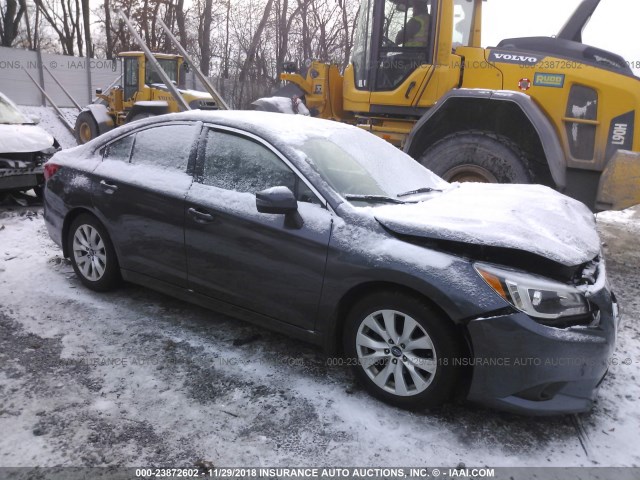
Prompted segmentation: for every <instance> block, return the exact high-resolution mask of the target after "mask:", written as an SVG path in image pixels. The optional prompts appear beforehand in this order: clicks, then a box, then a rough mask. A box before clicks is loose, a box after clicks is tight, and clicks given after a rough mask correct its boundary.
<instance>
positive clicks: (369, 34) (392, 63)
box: [344, 0, 482, 113]
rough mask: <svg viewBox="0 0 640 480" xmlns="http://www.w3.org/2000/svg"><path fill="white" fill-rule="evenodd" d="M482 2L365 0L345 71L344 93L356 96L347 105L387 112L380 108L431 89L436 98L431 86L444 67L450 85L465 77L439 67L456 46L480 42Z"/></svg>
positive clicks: (408, 104)
mask: <svg viewBox="0 0 640 480" xmlns="http://www.w3.org/2000/svg"><path fill="white" fill-rule="evenodd" d="M481 7H482V0H362V3H361V5H360V10H359V12H358V18H357V23H356V33H355V38H354V48H353V54H352V59H351V64H350V65H349V66H348V67H347V70H346V71H345V84H344V92H345V94H344V96H345V99H346V101H347V102H353V103H352V104H351V105H349V104H348V103H347V105H346V108H347V109H350V108H353V107H355V108H354V110H355V111H361V112H363V111H371V112H372V113H385V112H384V111H382V112H376V109H378V110H380V107H382V110H384V106H385V105H389V106H391V105H394V106H396V107H397V106H399V105H400V106H406V107H412V106H415V105H416V103H417V102H418V101H419V100H421V98H422V97H423V96H425V92H426V97H433V98H434V101H435V99H437V98H436V96H437V92H435V91H434V92H432V93H431V94H429V92H428V89H429V88H432V89H433V88H437V84H438V82H439V80H440V79H439V77H441V76H442V75H443V73H444V74H445V76H448V77H449V78H447V79H446V84H447V85H449V84H450V83H451V82H452V81H454V80H455V81H458V79H459V72H449V74H446V72H443V71H442V70H443V69H442V68H440V69H436V67H438V66H440V67H443V66H444V67H445V68H446V67H447V66H448V65H449V63H450V57H451V54H452V50H453V49H454V48H457V47H459V46H480V45H479V44H480V35H479V33H480V27H479V26H480V22H481ZM434 73H438V75H435V76H434ZM357 104H360V105H357ZM369 105H371V110H369ZM358 107H359V108H358Z"/></svg>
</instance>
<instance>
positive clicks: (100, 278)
mask: <svg viewBox="0 0 640 480" xmlns="http://www.w3.org/2000/svg"><path fill="white" fill-rule="evenodd" d="M67 242H68V243H67V248H68V251H69V253H70V255H71V264H72V265H73V270H74V271H75V272H76V275H77V276H78V278H79V279H80V281H81V282H82V283H83V284H84V285H86V286H87V287H89V288H90V289H91V290H95V291H98V292H106V291H109V290H112V289H113V288H115V287H116V286H117V284H118V282H119V280H120V268H119V266H118V259H117V257H116V252H115V250H114V248H113V244H112V243H111V239H110V238H109V235H108V234H107V231H106V229H105V228H104V226H102V224H101V223H100V222H99V221H98V220H97V219H96V218H95V217H93V216H91V215H80V216H78V218H76V219H75V220H74V221H73V223H72V224H71V227H70V228H69V235H68V237H67Z"/></svg>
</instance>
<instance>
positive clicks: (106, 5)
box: [104, 0, 114, 60]
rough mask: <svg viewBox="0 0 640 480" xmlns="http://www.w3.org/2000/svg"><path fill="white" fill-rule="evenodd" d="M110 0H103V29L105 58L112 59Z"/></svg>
mask: <svg viewBox="0 0 640 480" xmlns="http://www.w3.org/2000/svg"><path fill="white" fill-rule="evenodd" d="M111 28H112V27H111V0H104V31H105V36H106V40H107V51H106V56H107V60H112V59H113V50H114V48H113V33H112V31H111Z"/></svg>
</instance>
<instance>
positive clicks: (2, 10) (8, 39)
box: [0, 0, 27, 47]
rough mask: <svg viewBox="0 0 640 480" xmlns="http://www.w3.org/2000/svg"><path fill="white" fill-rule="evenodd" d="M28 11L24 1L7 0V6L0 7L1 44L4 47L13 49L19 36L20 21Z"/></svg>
mask: <svg viewBox="0 0 640 480" xmlns="http://www.w3.org/2000/svg"><path fill="white" fill-rule="evenodd" d="M26 11H27V5H26V2H25V1H24V0H21V1H20V3H18V1H17V0H7V1H6V6H5V7H2V6H1V5H0V44H1V45H2V46H3V47H11V46H12V45H13V42H14V40H15V39H16V37H17V36H18V30H19V27H20V20H22V16H23V15H24V14H25V12H26Z"/></svg>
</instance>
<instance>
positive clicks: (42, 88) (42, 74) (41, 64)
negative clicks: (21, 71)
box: [27, 46, 47, 107]
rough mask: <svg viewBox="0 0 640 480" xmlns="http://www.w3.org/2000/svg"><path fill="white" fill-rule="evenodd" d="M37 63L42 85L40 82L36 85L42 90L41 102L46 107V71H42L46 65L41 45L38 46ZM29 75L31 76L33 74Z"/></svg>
mask: <svg viewBox="0 0 640 480" xmlns="http://www.w3.org/2000/svg"><path fill="white" fill-rule="evenodd" d="M36 63H37V64H38V76H39V78H40V85H38V84H36V85H37V86H38V88H39V89H40V92H42V95H40V103H41V104H42V106H43V107H45V106H46V105H47V99H46V93H44V72H43V71H42V67H43V66H44V63H43V61H42V52H41V51H40V46H38V48H36ZM27 73H28V72H27ZM29 76H30V77H31V75H29ZM32 78H33V77H32Z"/></svg>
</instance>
